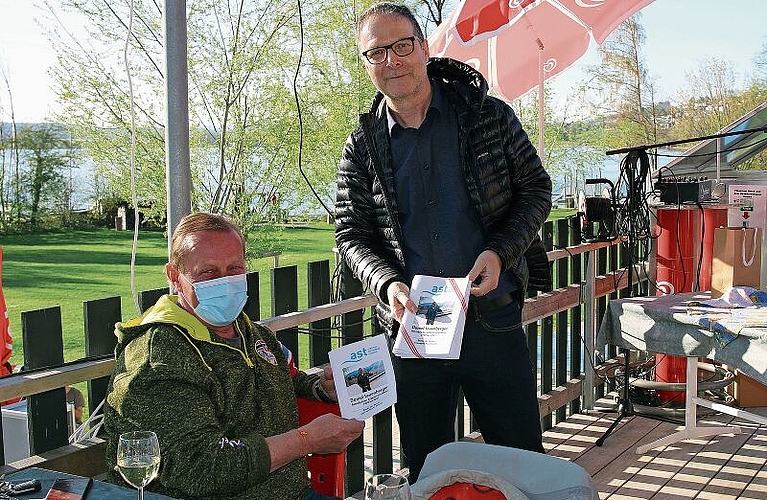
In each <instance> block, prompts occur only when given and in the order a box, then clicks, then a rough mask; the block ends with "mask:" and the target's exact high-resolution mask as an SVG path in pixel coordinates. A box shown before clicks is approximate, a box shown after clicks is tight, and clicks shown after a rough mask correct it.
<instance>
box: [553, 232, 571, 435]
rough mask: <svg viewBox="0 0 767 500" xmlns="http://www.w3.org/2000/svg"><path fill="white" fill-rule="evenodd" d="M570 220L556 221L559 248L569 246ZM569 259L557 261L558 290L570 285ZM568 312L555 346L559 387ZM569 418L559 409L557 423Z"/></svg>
mask: <svg viewBox="0 0 767 500" xmlns="http://www.w3.org/2000/svg"><path fill="white" fill-rule="evenodd" d="M568 226H569V221H568V219H559V220H557V221H556V229H557V247H559V248H565V247H566V246H567V243H568V240H569V239H570V238H569V236H570V235H569V234H568ZM568 265H569V262H568V259H559V260H557V274H556V284H557V287H558V288H563V287H566V286H567V285H568V284H569V283H568ZM567 317H568V311H567V309H565V310H564V311H562V312H560V313H558V314H557V340H556V344H555V354H556V358H557V362H556V378H555V383H556V385H557V386H558V387H561V386H564V385H565V384H567V338H568V334H567V332H568V330H569V324H568V321H567ZM565 418H567V407H566V406H562V407H561V408H558V409H557V414H556V419H555V422H556V423H559V422H561V421H563V420H564V419H565Z"/></svg>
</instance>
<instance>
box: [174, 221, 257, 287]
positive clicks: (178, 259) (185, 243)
mask: <svg viewBox="0 0 767 500" xmlns="http://www.w3.org/2000/svg"><path fill="white" fill-rule="evenodd" d="M200 231H224V232H225V231H234V232H235V233H237V236H239V237H240V241H242V251H243V253H244V252H245V237H244V236H243V235H242V231H241V230H240V228H239V226H237V224H235V223H234V222H233V221H232V219H230V218H229V217H227V216H226V215H221V214H211V213H208V212H194V213H191V214H187V215H185V216H184V217H182V218H181V220H180V221H179V223H178V225H177V226H176V229H175V230H174V231H173V237H172V238H171V244H170V263H171V264H173V265H174V266H176V269H178V270H179V272H184V261H185V259H186V256H187V255H188V254H189V252H190V250H191V244H192V242H191V238H187V237H188V236H190V235H192V234H194V233H199V232H200Z"/></svg>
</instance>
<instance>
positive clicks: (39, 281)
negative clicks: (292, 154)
mask: <svg viewBox="0 0 767 500" xmlns="http://www.w3.org/2000/svg"><path fill="white" fill-rule="evenodd" d="M571 213H572V210H570V211H561V210H559V211H555V212H553V213H552V218H559V217H563V216H566V215H569V214H571ZM273 243H274V246H273V247H271V246H270V245H269V244H263V243H262V244H260V245H259V248H262V249H263V248H275V249H280V250H281V251H282V255H281V256H280V258H279V264H280V266H291V265H296V266H297V269H298V281H299V308H301V309H303V308H305V307H306V263H308V262H312V261H317V260H325V259H329V260H330V261H331V268H332V265H333V262H334V258H335V257H334V254H333V252H332V248H333V246H334V244H335V243H334V240H333V226H332V225H328V224H322V223H318V224H312V225H306V226H295V227H288V228H286V229H285V231H284V232H282V233H281V234H280V235H279V237H278V240H275V241H274V242H273ZM0 245H2V247H3V269H2V272H3V274H2V284H3V292H4V294H5V300H6V303H7V305H8V314H9V319H10V322H11V333H12V335H13V337H14V353H13V357H12V358H11V362H12V363H13V364H21V363H23V361H22V360H23V356H22V347H23V346H22V338H21V312H22V311H28V310H34V309H42V308H47V307H53V306H57V305H58V306H61V316H62V329H63V333H64V359H65V360H66V361H72V360H75V359H78V358H80V357H82V356H84V355H85V347H84V338H83V305H82V304H83V301H87V300H93V299H100V298H104V297H111V296H116V295H119V296H121V297H122V313H123V319H129V318H131V317H133V316H135V315H136V307H135V305H134V303H133V299H132V297H131V282H130V259H131V248H132V246H133V234H132V233H131V232H130V231H120V232H118V231H114V230H112V229H98V230H90V231H68V232H52V233H41V234H24V235H4V236H2V239H0ZM166 262H167V240H166V236H165V234H164V233H163V232H161V231H142V232H140V233H139V237H138V246H137V254H136V268H135V282H136V285H135V288H136V290H147V289H151V288H158V287H162V286H166V285H167V283H166V281H165V275H164V265H165V263H166ZM271 267H272V258H271V257H268V258H261V259H256V260H255V261H253V262H250V264H249V268H250V270H253V271H258V272H259V275H260V282H261V294H260V296H261V304H262V306H261V317H262V318H266V317H269V316H271V303H270V285H269V274H270V273H269V269H270V268H271Z"/></svg>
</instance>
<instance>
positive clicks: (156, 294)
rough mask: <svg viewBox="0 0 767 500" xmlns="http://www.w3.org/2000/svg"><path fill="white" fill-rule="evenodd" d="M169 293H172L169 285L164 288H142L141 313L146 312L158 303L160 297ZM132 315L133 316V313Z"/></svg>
mask: <svg viewBox="0 0 767 500" xmlns="http://www.w3.org/2000/svg"><path fill="white" fill-rule="evenodd" d="M168 293H170V288H168V287H167V286H166V287H162V288H152V289H151V290H141V291H140V292H139V293H138V306H139V308H140V309H141V310H140V311H139V314H144V313H145V312H146V310H147V309H149V308H150V307H152V306H153V305H155V304H156V303H157V301H158V300H159V299H160V297H162V296H163V295H166V294H168ZM130 316H131V317H133V314H131V315H130Z"/></svg>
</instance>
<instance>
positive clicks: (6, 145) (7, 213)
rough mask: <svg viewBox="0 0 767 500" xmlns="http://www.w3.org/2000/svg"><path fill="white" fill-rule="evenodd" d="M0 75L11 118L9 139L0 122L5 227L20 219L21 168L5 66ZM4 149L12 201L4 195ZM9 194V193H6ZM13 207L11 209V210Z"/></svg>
mask: <svg viewBox="0 0 767 500" xmlns="http://www.w3.org/2000/svg"><path fill="white" fill-rule="evenodd" d="M0 76H2V79H3V84H4V86H5V90H6V91H7V92H8V111H9V114H10V119H11V123H10V125H11V127H10V137H9V140H8V141H6V140H5V138H4V134H5V124H4V123H3V124H0V126H1V127H2V128H3V132H2V133H3V135H1V136H0V138H2V139H3V141H2V144H3V147H2V149H3V165H2V168H3V171H2V174H3V175H2V179H3V180H2V183H1V184H0V192H2V194H0V210H2V215H3V216H2V219H3V228H6V227H7V225H10V224H12V222H13V220H14V218H15V220H19V219H21V170H20V168H19V167H20V165H19V141H18V130H17V127H16V112H15V109H14V106H13V92H12V91H11V82H10V76H9V72H8V69H7V68H5V67H1V68H0ZM6 149H9V150H10V155H9V156H10V159H11V160H12V164H13V178H12V179H11V181H10V182H9V183H8V185H7V186H8V187H9V188H10V189H11V190H12V191H13V194H12V195H13V202H12V203H9V202H8V196H6V189H5V182H6V170H5V165H6V163H5V161H6V154H5V151H6ZM8 194H10V193H8ZM12 209H13V210H12Z"/></svg>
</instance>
